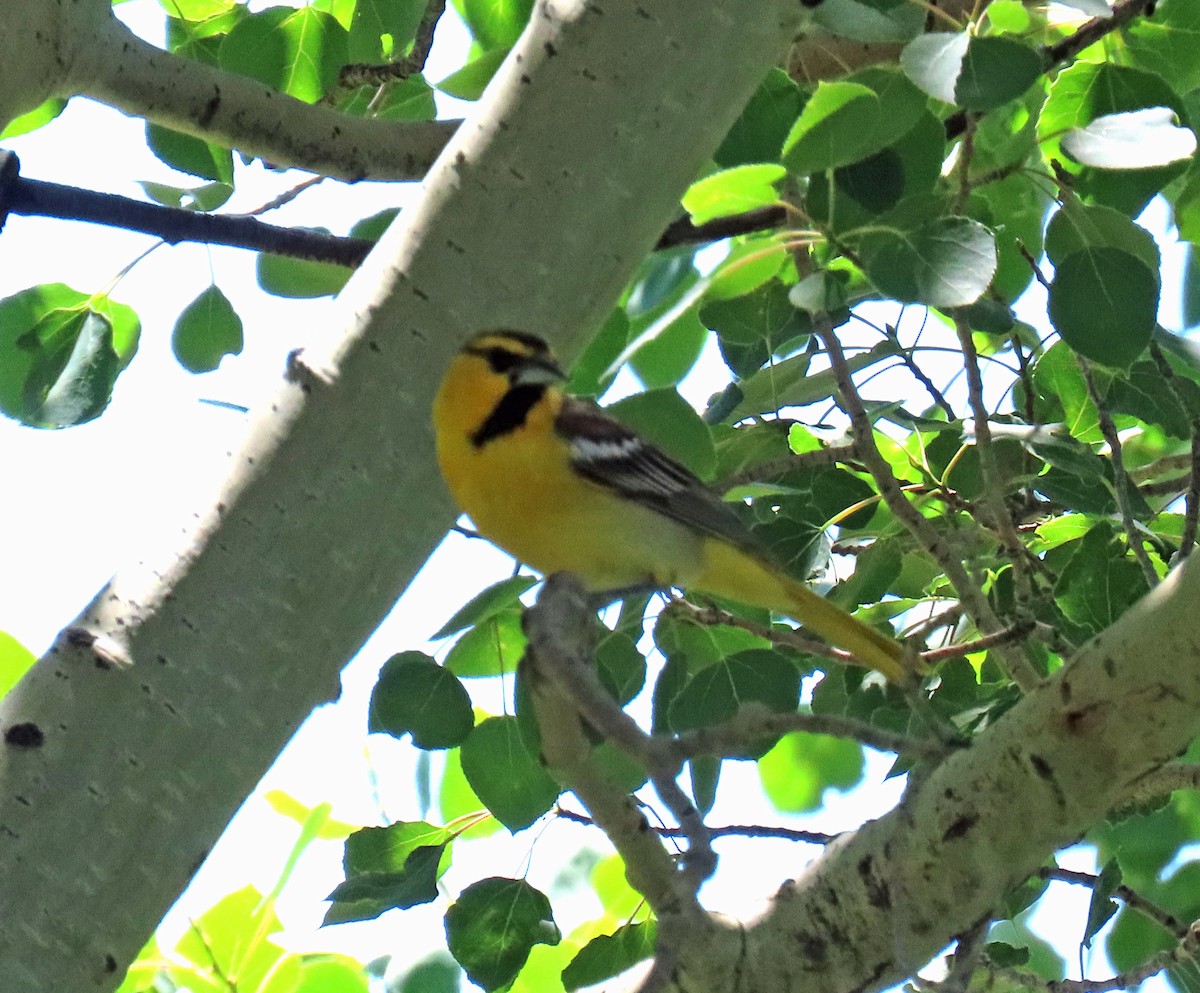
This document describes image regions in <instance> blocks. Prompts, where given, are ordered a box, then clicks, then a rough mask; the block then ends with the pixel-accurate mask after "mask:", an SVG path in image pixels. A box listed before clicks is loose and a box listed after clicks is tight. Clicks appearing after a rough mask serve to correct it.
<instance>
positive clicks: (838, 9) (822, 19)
mask: <svg viewBox="0 0 1200 993" xmlns="http://www.w3.org/2000/svg"><path fill="white" fill-rule="evenodd" d="M809 16H811V17H812V18H813V20H814V22H815V23H816V24H817V25H819V26H820V27H822V28H824V29H825V30H827V31H829V32H830V33H831V34H833V35H836V36H838V37H840V38H851V39H854V40H856V41H865V42H900V43H903V42H906V41H908V39H909V38H912V37H913V36H914V35H916V34H919V33H920V32H921V29H922V26H923V24H924V22H925V14H924V13H923V12H922V11H921V10H920V9H919V8H917V7H914V6H913V5H912V4H908V3H899V4H897V3H893V2H892V0H825V2H824V3H822V4H820V5H819V6H817V7H815V8H813V9H812V10H811V11H810V13H809Z"/></svg>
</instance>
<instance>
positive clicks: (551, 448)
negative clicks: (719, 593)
mask: <svg viewBox="0 0 1200 993" xmlns="http://www.w3.org/2000/svg"><path fill="white" fill-rule="evenodd" d="M479 362H481V360H478V359H475V358H474V357H472V356H470V355H465V356H460V357H459V358H458V359H456V360H455V364H454V365H453V366H452V367H451V369H450V371H449V372H448V373H447V375H446V378H445V380H444V381H443V384H442V388H441V390H440V391H439V393H438V396H437V399H436V400H435V403H434V425H435V428H436V431H437V456H438V462H439V464H440V466H441V470H442V474H443V476H445V479H446V483H447V485H448V486H449V487H450V492H451V494H452V495H453V496H454V499H455V501H456V502H457V503H458V506H459V507H460V508H461V509H462V510H463V512H464V513H466V514H467V515H468V516H469V517H470V518H471V521H472V522H473V523H474V525H475V527H476V528H477V529H478V530H479V531H480V533H481V534H483V535H484V536H485V537H487V538H489V539H490V540H491V541H493V542H495V543H496V544H497V545H499V546H500V547H501V548H503V549H504V550H505V551H507V552H508V553H509V554H511V555H513V556H514V557H516V558H517V559H519V560H520V561H522V562H525V563H527V564H528V565H530V566H532V567H533V568H535V569H537V570H538V571H539V572H541V573H544V574H546V575H549V574H550V573H554V572H564V571H565V572H571V573H574V574H575V575H576V576H577V577H578V578H579V579H580V580H581V581H582V582H583V583H584V584H585V585H586V586H587V587H589V588H591V589H596V590H601V589H617V588H622V587H631V586H638V585H642V584H653V585H655V586H659V587H663V586H671V585H676V584H684V585H686V583H687V582H688V581H689V580H690V579H691V578H692V577H693V576H694V575H696V574H698V572H699V571H700V569H701V566H702V562H701V540H700V539H699V538H698V536H697V535H695V534H694V533H693V532H692V531H690V530H689V529H687V528H685V527H684V526H682V525H680V524H678V523H676V522H675V521H672V520H670V519H669V518H666V517H664V516H663V515H661V514H659V513H657V512H655V511H654V510H652V509H650V508H649V507H644V506H641V505H639V504H637V503H634V502H631V501H629V500H625V499H622V498H621V497H620V496H619V495H617V494H616V493H614V492H613V491H612V490H609V489H607V488H605V487H603V486H600V485H599V484H597V483H593V482H591V481H590V480H588V479H585V478H584V477H582V476H580V475H579V474H578V473H577V472H576V471H575V470H574V468H573V467H572V465H571V459H570V448H569V445H568V443H567V441H566V439H564V438H562V437H561V436H560V435H559V434H558V432H557V430H556V428H555V421H556V419H557V416H558V412H559V410H560V409H561V406H562V394H561V393H559V392H558V391H557V390H556V389H554V388H552V387H551V388H548V389H547V393H546V395H545V397H544V398H543V400H542V401H541V402H539V403H537V404H536V405H534V407H533V408H532V409H531V410H530V411H529V413H528V415H527V416H526V419H525V422H524V423H523V424H521V425H520V426H518V427H515V428H513V429H512V430H510V431H508V432H506V433H504V434H503V435H500V436H498V437H495V438H492V439H489V440H488V441H486V442H485V443H483V444H482V445H477V444H475V442H474V441H473V440H472V435H473V434H474V433H475V431H476V430H477V429H478V426H479V425H480V424H481V423H483V422H484V421H485V420H486V419H487V417H488V415H489V414H490V413H491V412H492V410H493V409H494V408H495V406H496V404H497V403H499V401H500V398H501V397H502V396H503V395H504V392H505V388H506V387H505V384H504V383H503V380H502V379H501V378H500V377H494V376H484V375H481V374H480V373H481V372H482V371H483V370H481V369H478V368H472V367H473V366H474V365H475V364H476V363H479Z"/></svg>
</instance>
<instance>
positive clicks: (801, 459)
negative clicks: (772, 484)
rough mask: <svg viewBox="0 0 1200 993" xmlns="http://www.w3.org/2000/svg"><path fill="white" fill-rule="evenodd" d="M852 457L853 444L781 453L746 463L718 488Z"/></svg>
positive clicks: (754, 481)
mask: <svg viewBox="0 0 1200 993" xmlns="http://www.w3.org/2000/svg"><path fill="white" fill-rule="evenodd" d="M853 458H854V446H853V445H826V446H825V447H824V448H816V449H813V450H812V451H811V452H801V453H800V454H799V455H783V456H780V457H779V458H776V459H767V460H766V461H763V462H756V463H755V464H754V465H748V466H746V468H745V469H742V470H740V471H739V472H735V473H734V474H733V475H732V476H728V477H726V478H725V479H723V480H722V481H721V483H720V488H721V489H722V490H732V489H734V488H735V487H738V486H745V485H746V484H747V483H757V482H760V481H761V480H764V479H774V478H776V477H778V476H782V475H783V474H784V473H786V472H794V471H795V470H797V469H817V468H820V467H822V466H827V465H833V464H835V463H837V462H847V461H850V460H851V459H853Z"/></svg>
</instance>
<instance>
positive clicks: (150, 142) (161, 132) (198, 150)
mask: <svg viewBox="0 0 1200 993" xmlns="http://www.w3.org/2000/svg"><path fill="white" fill-rule="evenodd" d="M146 144H147V146H148V147H149V148H150V151H152V152H153V153H154V154H155V155H157V156H158V157H159V158H160V159H161V160H162V161H163V162H165V163H166V164H167V165H169V166H170V167H171V168H172V169H178V170H179V171H180V172H186V173H188V174H189V175H192V176H199V177H201V178H202V179H211V180H213V181H214V182H217V183H226V184H227V185H230V186H232V185H233V153H232V152H231V151H230V150H229V149H228V148H222V147H221V146H220V145H214V144H212V143H211V142H207V141H204V140H203V139H202V138H196V137H193V136H192V135H190V134H183V133H182V132H180V131H172V130H171V129H170V128H164V127H163V126H162V125H160V124H149V123H147V124H146Z"/></svg>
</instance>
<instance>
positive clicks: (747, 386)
mask: <svg viewBox="0 0 1200 993" xmlns="http://www.w3.org/2000/svg"><path fill="white" fill-rule="evenodd" d="M895 354H896V348H895V346H894V345H893V344H892V343H891V342H890V341H883V342H880V343H879V344H877V345H874V346H872V347H871V348H870V349H868V350H867V351H865V352H859V353H858V354H857V355H853V356H851V357H850V358H849V359H848V360H847V364H848V365H849V366H850V369H851V371H852V372H861V371H862V370H863V369H866V368H869V367H870V366H872V365H874V364H875V363H876V362H880V361H882V360H884V359H886V358H889V357H891V356H893V355H895ZM810 361H811V356H809V355H805V354H801V355H793V356H792V357H791V358H789V359H784V360H783V361H782V362H776V363H774V364H773V365H768V366H766V367H765V368H763V369H760V370H759V371H758V372H756V373H755V374H754V375H753V376H751V377H750V378H749V379H747V380H744V381H743V382H742V383H741V384H740V386H741V391H742V398H741V400H740V401H739V402H738V404H737V406H735V407H734V408H733V410H732V411H730V413H729V414H728V415H727V416H726V417H725V418H724V420H726V421H729V422H732V423H736V422H737V421H740V420H742V419H744V418H746V417H753V416H754V415H755V414H766V413H774V412H775V411H777V410H781V409H782V408H784V407H801V406H804V405H805V404H809V403H817V402H819V401H821V400H827V399H829V398H830V397H832V396H833V393H834V390H835V389H837V383H836V381H835V380H834V378H833V374H832V373H831V372H829V371H828V370H824V371H822V372H819V373H816V374H814V375H811V376H810V375H809V374H808V367H809V363H810Z"/></svg>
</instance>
